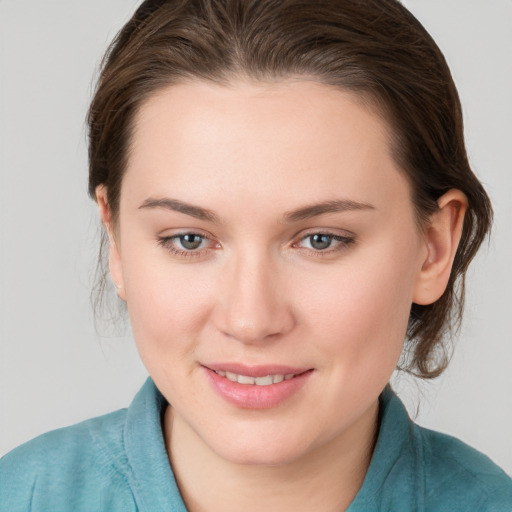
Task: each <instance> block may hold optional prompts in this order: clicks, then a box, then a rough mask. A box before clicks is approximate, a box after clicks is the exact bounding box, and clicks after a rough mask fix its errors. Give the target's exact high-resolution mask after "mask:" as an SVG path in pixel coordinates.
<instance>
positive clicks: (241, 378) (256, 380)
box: [213, 370, 309, 386]
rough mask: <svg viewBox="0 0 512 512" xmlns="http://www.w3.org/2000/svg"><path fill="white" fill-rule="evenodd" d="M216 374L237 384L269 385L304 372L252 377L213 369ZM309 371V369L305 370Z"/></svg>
mask: <svg viewBox="0 0 512 512" xmlns="http://www.w3.org/2000/svg"><path fill="white" fill-rule="evenodd" d="M213 371H214V372H215V373H216V374H217V375H220V376H221V377H225V378H226V379H228V380H230V381H231V382H238V384H244V385H247V386H271V385H272V384H279V383H280V382H283V381H284V380H291V379H293V378H295V377H297V376H298V375H301V374H302V373H304V371H302V372H299V373H286V374H283V373H274V374H269V375H264V376H262V377H252V376H250V375H242V374H239V373H234V372H228V371H223V370H213ZM305 371H309V370H305Z"/></svg>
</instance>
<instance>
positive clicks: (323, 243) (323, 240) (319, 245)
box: [310, 235, 332, 250]
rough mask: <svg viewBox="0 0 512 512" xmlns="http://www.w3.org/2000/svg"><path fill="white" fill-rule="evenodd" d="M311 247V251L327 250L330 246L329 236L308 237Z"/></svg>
mask: <svg viewBox="0 0 512 512" xmlns="http://www.w3.org/2000/svg"><path fill="white" fill-rule="evenodd" d="M310 242H311V247H313V249H318V250H322V249H327V248H328V247H329V246H330V245H331V242H332V240H331V237H330V236H329V235H312V236H311V237H310Z"/></svg>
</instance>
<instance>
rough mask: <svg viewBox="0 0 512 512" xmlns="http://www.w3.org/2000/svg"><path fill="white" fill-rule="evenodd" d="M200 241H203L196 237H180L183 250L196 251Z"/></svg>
mask: <svg viewBox="0 0 512 512" xmlns="http://www.w3.org/2000/svg"><path fill="white" fill-rule="evenodd" d="M202 241H203V239H202V238H201V237H200V236H198V235H183V236H181V237H180V242H181V245H182V246H183V247H184V248H185V249H191V250H192V249H197V248H198V247H199V246H200V245H201V242H202Z"/></svg>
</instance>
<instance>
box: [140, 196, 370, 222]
mask: <svg viewBox="0 0 512 512" xmlns="http://www.w3.org/2000/svg"><path fill="white" fill-rule="evenodd" d="M145 208H164V209H166V210H172V211H175V212H179V213H183V214H185V215H189V216H190V217H194V218H196V219H199V220H204V221H208V222H213V223H219V217H218V216H217V215H216V214H215V213H214V212H213V211H212V210H208V209H207V208H202V207H200V206H194V205H192V204H189V203H185V202H183V201H180V200H178V199H171V198H167V197H165V198H151V197H150V198H148V199H146V200H145V201H144V202H143V203H142V204H141V205H140V206H139V209H145ZM374 209H375V207H374V206H372V205H371V204H368V203H359V202H357V201H351V200H348V199H339V200H332V201H324V202H322V203H317V204H312V205H308V206H304V207H302V208H298V209H297V210H291V211H289V212H286V213H285V214H284V217H283V219H284V222H285V223H292V222H298V221H301V220H305V219H310V218H313V217H318V216H320V215H325V214H328V213H339V212H346V211H353V210H374Z"/></svg>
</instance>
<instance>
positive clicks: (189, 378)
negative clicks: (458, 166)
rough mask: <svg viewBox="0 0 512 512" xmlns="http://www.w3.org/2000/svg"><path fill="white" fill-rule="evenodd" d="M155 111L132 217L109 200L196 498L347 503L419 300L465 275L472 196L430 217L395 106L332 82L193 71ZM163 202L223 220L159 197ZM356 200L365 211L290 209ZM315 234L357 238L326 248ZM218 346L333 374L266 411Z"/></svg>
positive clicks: (174, 453)
mask: <svg viewBox="0 0 512 512" xmlns="http://www.w3.org/2000/svg"><path fill="white" fill-rule="evenodd" d="M136 121H137V122H136V126H135V131H134V135H133V140H132V146H131V153H130V158H129V162H128V167H127V170H126V174H125V177H124V180H123V184H122V189H121V200H120V212H119V223H118V224H117V225H116V226H113V227H112V226H111V213H110V210H109V207H108V201H107V191H106V189H105V188H104V187H103V186H100V187H98V190H97V198H98V204H99V206H100V213H101V216H102V219H103V222H104V223H105V225H106V226H107V229H109V230H111V232H112V237H111V248H110V268H111V274H112V277H113V280H114V281H115V283H116V285H117V286H118V293H119V296H120V297H121V298H122V299H123V300H125V301H126V302H127V306H128V311H129V314H130V319H131V323H132V327H133V332H134V337H135V340H136V344H137V347H138V350H139V353H140V355H141V358H142V360H143V362H144V364H145V365H146V367H147V369H148V371H149V374H150V375H151V376H152V378H153V379H154V381H155V383H156V385H157V387H158V388H159V389H160V390H161V392H162V393H163V394H164V396H165V397H166V398H167V400H168V401H169V403H170V404H172V407H171V406H170V407H168V408H167V411H166V414H165V420H164V435H165V438H166V443H167V448H168V453H169V456H170V459H171V462H172V465H173V470H174V471H175V474H176V476H177V481H178V484H179V486H180V490H181V492H182V495H183V497H184V499H185V502H186V504H187V507H188V508H189V510H191V511H193V512H195V511H203V510H204V511H206V510H208V511H217V510H218V511H221V510H222V511H223V512H225V511H231V510H233V511H235V510H237V511H238V510H241V509H242V510H246V511H247V510H248V511H251V510H254V511H256V510H258V511H261V510H262V507H270V509H271V510H295V511H300V510H323V511H330V510H332V511H335V510H336V511H339V510H344V509H345V508H346V507H347V506H348V505H349V503H350V502H351V501H352V499H353V498H354V496H355V494H356V493H357V491H358V489H359V488H360V486H361V484H362V481H363V479H364V475H365V473H366V470H367V468H368V465H369V462H370V458H371V454H372V450H373V447H374V442H375V435H376V430H377V415H378V396H379V394H380V393H381V391H382V390H383V388H384V387H385V385H386V384H387V382H388V381H389V378H390V376H391V374H392V372H393V370H394V369H395V367H396V364H397V361H398V359H399V356H400V353H401V350H402V344H403V340H404V337H405V332H406V327H407V322H408V317H409V311H410V307H411V304H412V303H413V302H417V303H420V304H429V303H431V302H433V301H435V300H436V299H437V298H439V296H440V295H441V294H442V293H443V291H444V289H445V287H446V283H447V280H448V277H449V273H450V268H451V264H452V261H453V257H454V254H455V250H456V247H457V243H458V240H459V237H460V232H461V228H462V221H463V217H464V212H465V208H466V204H467V201H466V199H465V197H464V195H463V194H462V193H461V192H459V191H457V190H452V191H450V192H448V193H447V194H446V195H445V196H443V197H442V198H441V199H440V201H439V211H438V212H437V213H436V214H435V215H434V216H433V217H432V219H431V222H430V223H429V224H428V225H426V226H425V227H424V228H423V229H419V228H418V225H417V222H416V218H415V214H414V210H413V205H412V202H411V197H410V196H411V192H410V187H409V185H408V182H407V180H406V178H405V177H404V175H403V173H402V172H401V171H400V169H399V168H398V167H397V164H396V163H395V162H394V160H393V159H392V157H391V154H390V147H389V143H388V133H389V132H388V130H389V128H388V127H387V125H386V123H385V121H384V120H383V119H382V118H381V117H379V116H378V115H376V114H375V113H373V112H372V110H371V109H370V108H369V107H368V106H365V105H364V104H363V103H362V102H360V101H358V98H357V97H356V96H355V95H353V94H352V93H347V92H343V91H340V90H337V89H334V88H331V87H329V86H326V85H321V84H318V83H313V82H308V81H293V80H289V81H285V82H277V83H272V84H262V83H251V82H248V81H244V80H238V81H233V82H232V83H231V85H230V86H229V87H225V86H224V87H223V86H219V85H214V84H207V83H204V82H199V81H196V82H187V83H183V84H179V85H174V86H172V87H169V88H167V89H165V90H163V91H160V92H159V93H157V94H155V95H154V96H152V97H151V98H150V99H149V100H148V101H147V102H146V103H145V104H144V105H143V106H142V108H141V110H140V111H139V113H138V115H137V119H136ZM163 198H172V199H175V200H179V201H181V202H185V203H187V204H189V205H194V206H195V207H199V208H202V209H208V210H209V211H210V212H211V213H212V214H213V215H214V216H215V219H213V220H212V219H199V218H196V217H194V216H192V215H190V213H191V211H190V210H189V211H188V213H187V212H183V211H175V210H173V209H170V208H167V207H161V206H158V205H156V206H155V205H154V204H153V206H151V207H150V206H148V200H149V201H151V200H155V199H156V200H161V199H163ZM338 200H344V201H347V200H348V201H352V202H357V203H360V204H364V205H365V207H364V208H360V209H347V210H344V211H333V212H330V213H322V214H318V215H315V216H311V217H307V218H297V216H295V217H296V218H293V219H288V220H285V218H286V215H287V213H289V212H291V211H294V210H297V209H302V208H304V207H307V206H310V205H315V204H319V203H322V204H324V203H325V202H328V201H338ZM144 204H146V206H147V207H142V208H141V206H142V205H144ZM192 213H194V212H192ZM111 228H112V229H111ZM185 233H195V234H199V235H201V236H203V237H204V239H200V240H204V241H201V245H200V247H199V249H197V250H189V251H188V254H186V253H187V249H184V247H183V245H180V239H179V238H174V239H173V238H170V237H172V236H176V235H177V234H180V235H183V234H185ZM315 233H320V234H328V235H329V236H331V235H334V236H337V237H339V239H334V238H329V239H328V240H330V241H331V245H330V246H329V247H328V248H326V249H325V250H324V249H322V250H319V249H317V246H314V247H313V245H312V240H311V238H309V237H310V236H311V235H313V234H315ZM162 237H163V238H165V237H167V238H166V239H165V241H164V242H163V243H159V242H161V239H162ZM349 240H350V242H349ZM173 250H174V252H173ZM176 250H179V251H181V252H179V253H176V252H175V251H176ZM212 362H238V363H244V364H246V365H258V364H285V365H290V366H297V367H301V368H302V367H304V368H311V369H313V372H312V374H311V376H310V378H309V379H308V380H307V382H306V384H305V385H304V387H303V388H302V389H300V391H299V392H297V393H295V394H294V395H293V396H291V397H290V398H288V399H287V400H285V401H284V402H282V403H280V404H279V405H278V406H276V407H272V408H267V409H262V410H251V409H244V408H240V407H236V406H234V405H232V404H230V403H227V402H226V401H225V400H224V399H223V398H222V397H220V396H219V395H218V394H217V393H216V392H215V391H214V390H213V389H212V387H211V386H210V385H209V383H208V382H207V381H206V379H205V376H204V372H203V371H202V365H207V364H208V363H212Z"/></svg>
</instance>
